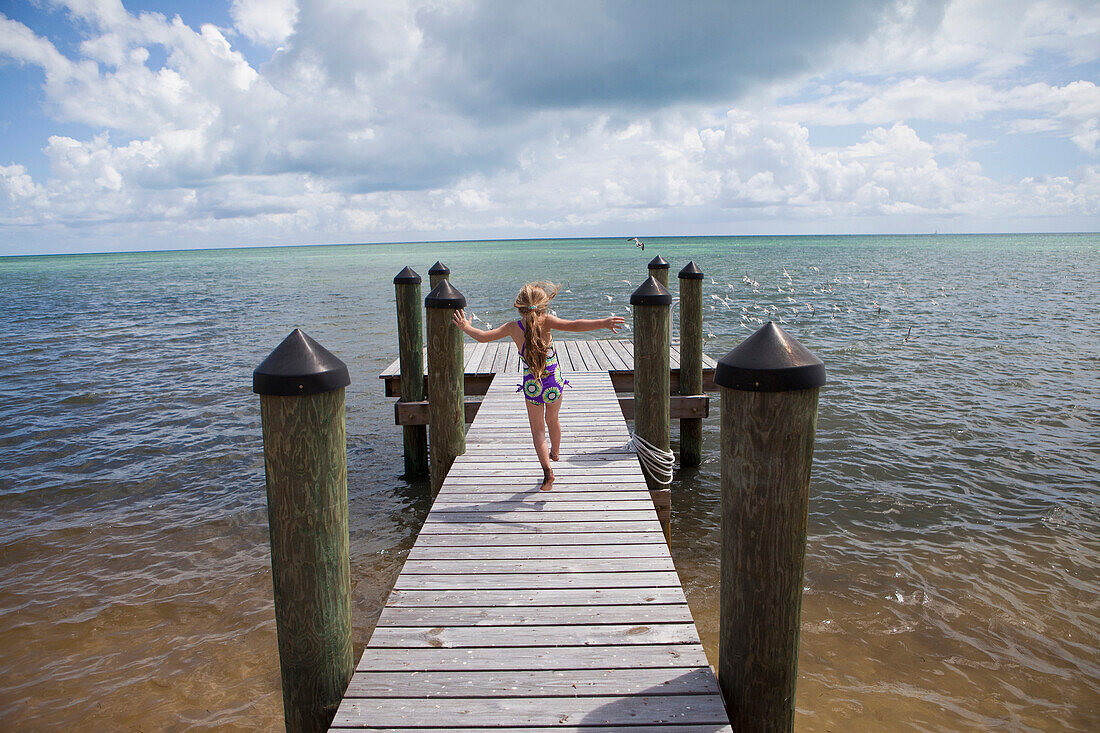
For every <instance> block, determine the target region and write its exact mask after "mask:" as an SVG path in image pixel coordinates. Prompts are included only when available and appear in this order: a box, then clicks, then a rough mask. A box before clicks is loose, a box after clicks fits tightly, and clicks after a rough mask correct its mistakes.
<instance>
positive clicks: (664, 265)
mask: <svg viewBox="0 0 1100 733" xmlns="http://www.w3.org/2000/svg"><path fill="white" fill-rule="evenodd" d="M649 276H650V277H653V278H656V279H657V282H659V283H661V285H662V287H664V289H665V290H668V261H667V260H666V259H665V258H664V257H662V256H661V255H657V256H656V257H654V258H653V259H652V260H650V261H649Z"/></svg>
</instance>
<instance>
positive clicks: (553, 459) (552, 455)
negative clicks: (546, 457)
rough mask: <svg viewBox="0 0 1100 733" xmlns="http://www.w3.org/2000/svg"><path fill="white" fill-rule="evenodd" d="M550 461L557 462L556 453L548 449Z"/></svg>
mask: <svg viewBox="0 0 1100 733" xmlns="http://www.w3.org/2000/svg"><path fill="white" fill-rule="evenodd" d="M550 460H551V461H556V460H558V452H557V451H556V450H554V449H553V448H551V449H550Z"/></svg>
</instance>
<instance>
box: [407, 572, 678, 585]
mask: <svg viewBox="0 0 1100 733" xmlns="http://www.w3.org/2000/svg"><path fill="white" fill-rule="evenodd" d="M393 587H394V589H395V590H396V589H400V590H509V589H514V590H519V589H524V590H539V589H545V590H552V589H561V590H580V589H584V588H593V589H599V588H662V587H664V588H673V587H674V588H679V587H680V578H679V577H678V576H677V575H676V573H675V572H672V571H660V570H653V571H639V572H631V573H625V572H620V573H564V574H562V575H559V576H546V575H543V574H541V573H501V574H496V575H477V574H473V575H463V574H458V573H455V574H448V575H411V574H410V575H406V574H404V573H402V574H401V575H399V576H398V577H397V582H396V583H395V584H394V586H393Z"/></svg>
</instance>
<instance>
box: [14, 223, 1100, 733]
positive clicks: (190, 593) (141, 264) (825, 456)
mask: <svg viewBox="0 0 1100 733" xmlns="http://www.w3.org/2000/svg"><path fill="white" fill-rule="evenodd" d="M655 254H661V255H663V256H664V257H665V258H666V259H668V260H669V261H670V262H671V263H672V267H673V271H672V272H673V274H675V271H676V270H678V269H679V268H680V267H682V266H683V265H684V264H686V263H687V261H688V260H689V259H694V260H695V261H696V263H697V264H699V266H700V267H701V268H702V269H703V270H704V272H706V273H707V275H708V277H707V279H706V280H704V299H705V301H706V305H705V306H704V308H705V310H704V321H705V324H704V331H705V332H706V333H707V335H708V337H707V343H706V346H705V350H706V351H707V353H708V354H710V355H711V356H714V357H719V356H721V355H722V354H724V353H725V352H726V351H728V350H729V349H730V348H732V347H733V346H735V345H736V344H737V343H739V342H740V340H741V339H743V338H744V337H746V336H747V335H749V334H750V333H751V332H752V331H754V330H755V329H756V328H758V327H759V326H760V325H761V324H762V323H763V322H765V321H767V320H775V321H776V322H778V323H780V325H782V327H783V328H785V329H787V330H788V331H789V332H790V333H791V334H792V335H794V336H795V337H797V338H798V339H799V340H800V341H802V343H803V344H804V345H806V346H807V347H808V348H810V349H811V350H813V351H814V352H815V353H816V354H817V355H818V356H820V357H821V358H822V359H823V360H824V361H825V364H826V366H827V368H828V374H829V383H828V385H827V386H826V387H825V389H824V390H823V392H822V396H821V411H820V420H819V430H818V436H817V447H816V452H815V457H814V469H813V478H812V483H811V505H810V514H811V516H810V539H809V547H808V557H807V564H806V595H805V600H804V607H803V632H802V645H801V650H800V681H799V688H798V698H797V707H798V723H797V725H798V727H799V729H800V730H829V729H833V728H837V727H843V728H845V729H849V730H882V729H897V730H959V729H993V730H1018V729H1029V728H1031V729H1050V728H1056V729H1065V730H1080V731H1085V730H1095V729H1096V728H1097V727H1100V712H1098V708H1097V701H1098V700H1100V659H1098V654H1097V652H1096V649H1097V648H1098V647H1100V643H1098V642H1100V621H1098V620H1097V619H1098V613H1097V611H1098V607H1097V606H1098V604H1097V598H1098V593H1097V591H1098V589H1100V584H1098V582H1097V569H1098V561H1097V558H1098V556H1100V555H1098V550H1100V541H1098V540H1097V536H1098V530H1100V511H1098V507H1097V488H1098V486H1100V479H1098V475H1097V470H1096V466H1097V465H1100V460H1098V459H1100V433H1098V426H1100V397H1098V391H1097V386H1098V382H1097V374H1098V373H1100V368H1098V367H1100V329H1098V328H1097V325H1096V324H1097V320H1098V316H1100V299H1098V298H1097V296H1096V287H1097V285H1098V284H1100V236H1097V235H991V236H925V237H777V238H772V237H749V238H724V237H712V238H669V239H658V240H647V247H646V250H645V252H641V251H640V250H638V249H636V248H635V247H633V245H630V244H628V243H627V242H625V241H624V240H620V239H611V240H608V239H596V240H537V241H511V242H463V243H457V242H450V243H435V244H414V245H392V246H391V245H387V246H341V247H308V248H279V249H245V250H220V251H199V252H164V253H147V254H124V255H82V256H65V257H32V258H6V259H0V312H2V313H3V314H4V318H3V319H2V320H0V343H3V346H4V348H3V349H2V350H0V377H2V379H0V400H2V401H3V402H2V403H3V405H4V407H3V410H2V411H0V552H2V556H3V559H4V560H3V563H2V566H0V725H2V726H3V727H5V728H9V729H10V728H27V729H46V728H54V727H60V726H69V727H70V728H74V729H82V730H98V729H104V728H105V727H110V728H118V729H127V728H128V727H129V726H134V727H138V726H143V728H144V729H150V728H152V729H179V730H184V729H199V730H206V729H233V728H238V729H241V730H249V729H256V728H270V727H277V726H278V725H279V724H280V721H281V717H282V716H281V708H280V704H281V703H280V697H279V691H278V685H279V681H278V660H277V651H276V645H275V631H274V616H273V612H272V608H271V581H270V572H269V567H268V562H269V559H268V545H267V529H266V516H265V511H266V507H265V499H264V488H263V468H262V454H261V451H262V446H261V441H260V428H259V407H258V400H257V398H256V396H255V395H253V394H252V393H251V389H250V388H251V372H252V369H254V368H255V366H256V365H257V364H259V362H260V361H261V360H262V359H263V358H264V357H265V356H266V355H267V353H268V352H269V351H270V350H271V349H272V348H273V347H274V346H275V345H276V344H278V343H279V341H280V340H282V338H283V337H284V336H286V334H287V333H288V332H289V331H290V330H292V329H293V328H295V327H301V328H303V329H304V330H305V331H306V332H307V333H309V334H310V335H311V336H313V337H314V338H316V339H317V340H318V341H320V342H321V343H322V344H323V345H325V346H326V347H327V348H328V349H329V350H331V351H332V352H333V353H335V354H336V355H337V356H339V357H340V358H342V359H343V360H344V361H345V362H346V363H347V364H348V367H349V370H350V373H351V377H352V384H351V386H350V387H349V388H348V394H347V404H348V433H349V445H348V460H349V479H348V482H349V483H348V490H349V497H350V502H351V512H352V518H351V521H352V526H351V541H352V573H353V581H354V583H355V592H354V614H355V624H356V627H355V643H356V653H357V654H358V652H359V650H360V649H361V648H362V646H363V645H364V644H365V643H366V640H367V638H369V635H370V631H371V629H372V626H373V623H374V620H375V618H376V616H377V614H378V612H379V611H380V609H381V606H382V604H383V603H384V601H385V598H386V596H387V594H388V592H389V588H390V586H391V585H392V583H393V580H394V579H395V577H396V574H397V573H398V572H399V571H400V567H401V564H402V562H403V558H404V555H405V553H407V551H408V549H409V548H410V547H411V545H412V543H413V541H414V540H415V535H416V532H417V529H418V527H419V523H420V522H421V521H422V519H423V517H424V515H425V514H426V512H427V508H428V500H427V496H426V489H425V487H424V486H423V485H422V484H410V483H408V482H405V481H404V480H403V479H402V478H401V477H400V473H401V470H402V461H401V436H400V432H399V429H397V428H396V427H395V426H394V425H393V417H392V415H393V412H392V407H391V405H390V400H388V399H386V398H384V397H383V394H382V384H381V381H380V380H379V379H377V375H378V373H379V372H381V371H382V369H384V368H385V367H386V366H387V365H388V364H389V362H390V361H391V360H392V359H393V358H394V357H395V356H396V335H395V332H396V324H395V316H394V304H393V286H392V278H393V276H394V274H396V273H397V272H398V271H399V270H400V269H401V268H402V267H403V266H405V265H406V264H409V265H412V267H413V268H414V269H416V270H417V271H418V272H420V273H421V274H422V275H425V276H426V274H427V269H428V267H429V266H430V265H431V264H432V263H433V262H434V261H435V260H436V259H442V260H443V261H444V262H445V263H446V264H447V265H448V266H449V267H450V268H451V270H452V276H451V280H452V282H453V283H454V285H455V286H456V287H458V288H459V289H460V290H461V291H462V292H463V293H464V294H465V295H466V297H467V300H468V302H469V310H470V311H472V312H473V313H474V314H475V315H477V316H478V317H479V318H480V319H481V321H482V323H483V324H484V323H488V324H493V325H496V324H498V323H500V322H501V321H502V320H504V319H506V318H510V317H512V313H513V312H514V311H513V310H512V309H510V308H509V305H510V303H511V300H512V298H513V296H514V294H515V291H516V290H517V289H518V287H519V285H521V284H522V283H523V282H524V281H526V280H533V279H551V280H553V281H555V282H560V283H564V285H565V288H566V290H565V291H563V292H562V294H561V295H560V296H559V297H558V299H557V301H556V304H555V309H556V310H557V311H558V313H559V314H561V315H563V316H565V317H587V316H597V315H606V314H609V313H619V314H623V315H629V313H628V305H627V299H628V296H629V294H630V292H632V290H633V289H634V288H635V287H636V286H637V285H638V284H639V283H640V281H641V279H642V277H643V276H644V274H645V266H646V263H647V262H648V260H649V259H650V258H651V257H652V256H653V255H655ZM628 321H629V318H628ZM596 335H597V334H593V336H596ZM623 336H625V337H627V338H629V337H630V332H629V331H627V332H625V333H624V334H623ZM907 336H908V340H906V337H907ZM712 413H713V414H712V417H710V418H708V420H707V421H706V424H705V435H704V463H703V465H702V466H701V467H700V468H699V469H698V470H693V471H690V472H684V473H681V474H679V475H678V476H677V479H676V481H675V483H674V485H673V493H674V497H675V498H674V507H673V526H674V529H673V533H674V540H673V541H674V557H675V560H676V563H677V569H678V570H679V572H680V575H681V578H682V579H683V581H684V584H685V588H686V590H687V592H688V596H689V600H690V602H691V604H692V608H693V611H694V612H695V614H696V617H697V620H698V624H699V627H700V631H701V633H702V635H703V637H704V642H705V643H706V644H707V645H708V652H709V653H711V654H712V661H714V656H713V651H714V645H715V643H716V639H717V592H718V588H717V582H718V567H717V561H716V559H715V558H716V549H717V546H718V524H717V523H718V495H717V484H718V434H717V430H718V422H717V411H716V410H714V411H712ZM675 441H676V436H675V425H674V434H673V442H674V447H675Z"/></svg>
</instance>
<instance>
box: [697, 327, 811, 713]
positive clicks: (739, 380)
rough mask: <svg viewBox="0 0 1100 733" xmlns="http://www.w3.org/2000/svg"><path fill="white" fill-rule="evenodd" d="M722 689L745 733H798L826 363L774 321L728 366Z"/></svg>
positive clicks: (718, 377) (723, 368) (719, 378)
mask: <svg viewBox="0 0 1100 733" xmlns="http://www.w3.org/2000/svg"><path fill="white" fill-rule="evenodd" d="M714 381H715V383H717V384H718V385H719V386H720V387H721V392H722V398H721V399H722V437H721V442H722V450H721V455H722V468H721V471H722V484H721V488H722V540H721V590H720V600H719V613H720V616H719V630H718V686H719V687H720V688H721V690H722V696H723V698H724V700H725V703H726V712H727V713H728V714H729V718H730V723H731V724H732V726H733V729H734V730H736V731H791V730H793V728H794V694H795V683H796V682H797V680H798V636H799V625H800V617H801V610H802V583H803V563H804V560H805V557H806V518H807V512H808V507H809V487H810V464H811V461H812V459H813V451H814V433H815V431H816V429H817V402H818V391H819V389H820V387H821V385H823V384H825V366H824V364H822V362H821V360H820V359H818V358H817V357H816V356H814V355H813V354H812V353H810V352H809V351H807V350H806V348H805V347H803V346H802V345H801V344H800V343H798V341H796V340H795V339H794V338H792V337H791V336H790V335H788V334H787V333H786V332H784V331H783V330H782V329H781V328H779V327H778V326H776V325H775V324H774V323H771V322H769V323H767V324H766V325H764V326H763V327H762V328H760V329H759V330H758V331H757V332H756V333H754V334H753V335H751V336H749V337H748V338H747V339H745V340H744V341H743V342H741V344H740V345H739V346H737V347H736V348H735V349H733V350H732V351H730V352H729V353H728V354H726V355H725V356H724V357H723V358H722V359H720V360H719V362H718V366H717V369H716V370H715V376H714Z"/></svg>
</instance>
